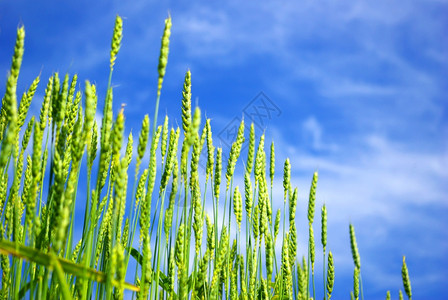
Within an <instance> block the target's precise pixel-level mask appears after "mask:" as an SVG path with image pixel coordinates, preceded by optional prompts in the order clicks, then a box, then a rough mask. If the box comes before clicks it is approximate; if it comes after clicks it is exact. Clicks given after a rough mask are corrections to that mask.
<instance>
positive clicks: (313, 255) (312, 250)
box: [309, 225, 316, 273]
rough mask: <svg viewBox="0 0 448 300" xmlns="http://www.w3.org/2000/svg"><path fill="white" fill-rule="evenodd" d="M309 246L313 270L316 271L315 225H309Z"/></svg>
mask: <svg viewBox="0 0 448 300" xmlns="http://www.w3.org/2000/svg"><path fill="white" fill-rule="evenodd" d="M309 234H310V235H309V247H310V260H311V271H312V272H313V273H314V262H315V258H316V251H315V244H314V230H313V226H312V225H310V227H309Z"/></svg>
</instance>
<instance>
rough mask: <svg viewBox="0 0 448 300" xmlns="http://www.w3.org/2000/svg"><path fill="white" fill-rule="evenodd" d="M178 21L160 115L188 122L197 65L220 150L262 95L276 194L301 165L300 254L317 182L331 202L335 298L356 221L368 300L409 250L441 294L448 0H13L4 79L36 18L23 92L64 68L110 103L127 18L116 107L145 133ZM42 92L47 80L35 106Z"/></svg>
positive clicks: (414, 271)
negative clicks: (21, 33) (18, 34)
mask: <svg viewBox="0 0 448 300" xmlns="http://www.w3.org/2000/svg"><path fill="white" fill-rule="evenodd" d="M168 11H169V12H170V14H171V16H172V19H173V28H172V36H171V49H170V56H169V62H168V67H167V75H166V77H165V82H164V87H163V91H162V98H161V104H160V114H162V115H163V114H164V113H165V112H166V113H167V114H168V115H169V116H170V118H171V120H172V121H173V122H177V123H178V124H180V123H181V119H180V99H181V98H180V97H181V89H182V83H183V77H184V74H185V71H186V70H187V69H188V68H189V69H191V72H192V92H193V100H194V102H195V103H198V105H199V106H200V107H201V109H202V111H203V112H205V113H206V115H207V117H210V118H211V119H212V128H213V129H214V132H215V137H214V138H215V141H217V143H219V136H218V134H219V133H220V132H221V131H223V130H225V128H227V126H228V124H230V123H231V122H232V121H233V120H234V119H235V118H237V119H239V118H241V117H242V116H243V115H244V111H245V108H247V106H249V107H250V105H251V103H252V104H253V103H254V102H251V101H252V100H254V99H255V101H257V99H258V98H256V96H257V95H259V93H260V92H263V93H264V95H265V96H266V97H267V98H268V99H269V101H270V102H269V103H271V104H274V105H275V106H276V107H277V109H278V110H276V111H275V114H274V113H273V114H272V115H271V116H270V117H269V118H268V119H265V121H266V122H265V123H264V124H263V125H262V126H261V127H260V128H261V129H259V131H258V132H263V130H264V131H265V132H266V136H267V138H266V140H267V142H268V143H270V142H271V141H272V140H274V141H275V145H276V158H277V176H276V180H275V181H276V183H277V185H278V189H276V190H275V191H274V193H275V194H277V195H281V193H282V191H281V174H282V165H283V161H284V160H285V159H286V158H287V157H289V158H290V160H291V163H292V182H293V184H294V185H296V186H298V188H299V204H298V205H299V209H298V217H299V218H300V220H303V224H302V223H300V222H301V221H300V222H299V227H298V232H299V242H301V243H302V244H304V243H305V239H306V235H307V232H306V230H305V229H304V228H306V227H305V226H306V221H304V220H305V210H306V201H307V194H308V191H309V185H310V181H311V176H312V173H313V172H314V171H315V170H318V171H319V178H320V179H319V184H318V194H317V197H318V199H317V201H318V202H317V205H318V207H320V206H321V205H322V203H324V202H325V203H326V205H327V207H328V210H329V214H328V220H329V230H328V231H329V232H328V233H329V248H330V249H331V250H332V251H333V254H334V256H335V263H336V266H335V268H336V270H335V272H336V282H335V299H346V298H348V293H349V291H350V289H351V285H352V279H351V276H352V270H353V263H352V259H351V253H350V245H349V236H348V224H349V222H352V223H353V224H354V225H355V228H356V233H357V239H358V246H359V249H360V253H361V261H362V273H363V283H364V291H365V296H366V299H383V298H384V297H385V292H386V291H387V290H391V292H392V295H393V298H398V289H399V288H402V285H401V273H400V268H401V258H402V255H406V257H407V258H406V261H407V264H408V267H409V271H410V275H411V280H412V287H413V294H414V296H415V299H429V298H431V299H442V298H443V295H444V294H446V291H445V288H444V285H445V282H446V278H448V271H447V268H446V266H447V265H448V255H447V254H448V233H447V232H448V231H447V230H446V228H447V227H448V218H447V217H446V216H447V214H448V201H447V198H448V185H447V181H448V116H447V104H448V101H447V98H446V97H447V96H446V95H447V92H448V79H447V78H448V38H447V36H446V30H447V28H448V19H447V18H446V16H447V13H448V1H446V0H424V1H417V0H415V1H394V0H392V1H385V0H378V1H347V0H341V1H328V0H323V1H322V0H312V1H311V0H304V1H262V2H260V1H257V2H255V1H248V2H239V1H226V2H225V3H220V4H217V3H214V2H212V1H198V2H191V1H188V2H187V1H177V2H175V1H141V0H136V1H122V2H119V1H96V2H93V1H92V2H90V1H76V2H75V1H72V2H67V1H54V2H52V1H39V2H38V1H29V2H26V1H5V0H2V1H0V45H1V46H0V70H2V71H1V72H3V75H2V81H1V82H3V83H5V82H6V74H7V70H8V68H9V65H10V58H11V55H12V51H13V45H14V39H15V31H16V28H17V26H18V25H20V24H24V25H25V29H26V42H25V56H24V60H23V66H22V72H21V77H20V80H19V88H18V92H19V93H22V92H23V91H24V90H25V88H26V87H27V86H28V85H29V84H30V83H31V81H32V80H33V79H34V78H35V77H36V76H37V75H38V74H39V73H41V74H42V78H43V81H46V80H47V79H48V77H49V76H50V75H51V74H52V72H54V71H59V72H60V73H62V74H63V73H66V72H70V73H71V74H73V73H77V74H78V76H79V78H80V79H81V80H82V81H83V80H85V79H89V80H91V81H93V82H95V83H97V85H98V90H99V93H100V95H104V93H105V92H104V91H105V84H106V83H107V76H108V59H109V48H110V38H111V34H112V28H113V24H114V18H115V15H116V14H119V15H120V16H122V17H123V18H124V31H123V35H124V37H123V45H122V48H121V50H120V53H119V55H118V58H117V63H116V67H115V72H114V78H113V85H114V86H115V89H114V99H115V100H114V101H115V105H116V109H118V107H119V106H120V105H121V103H126V104H127V106H126V114H127V123H126V126H127V130H128V131H129V130H130V129H131V128H134V132H137V130H139V128H140V123H141V120H142V119H143V116H144V115H145V114H149V115H150V116H152V114H153V107H154V101H155V89H156V82H157V81H156V80H157V60H158V51H159V47H160V37H161V33H162V31H163V20H164V19H165V18H166V16H167V14H168ZM82 81H81V82H82ZM4 85H5V84H2V85H1V87H0V91H1V92H3V91H4ZM44 88H45V83H41V85H40V87H39V89H38V91H37V96H36V97H37V98H36V99H38V100H34V103H33V104H32V108H33V109H34V110H35V111H38V108H39V105H40V102H41V99H42V98H41V97H42V95H43V93H44ZM99 108H100V110H101V108H102V106H101V105H100V106H99ZM160 114H159V115H160ZM246 121H247V119H246ZM221 142H222V141H221ZM280 199H281V196H280ZM280 202H281V201H280ZM279 205H280V204H278V206H279ZM316 230H317V229H316ZM304 247H305V246H304V245H303V246H302V248H301V249H302V250H303V249H305V248H304ZM303 253H305V252H303ZM318 257H319V256H318ZM317 270H320V267H318V269H317ZM318 274H320V272H318Z"/></svg>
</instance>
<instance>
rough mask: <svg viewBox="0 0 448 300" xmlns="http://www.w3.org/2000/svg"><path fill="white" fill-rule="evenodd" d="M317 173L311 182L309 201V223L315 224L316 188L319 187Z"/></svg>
mask: <svg viewBox="0 0 448 300" xmlns="http://www.w3.org/2000/svg"><path fill="white" fill-rule="evenodd" d="M317 178H318V175H317V172H314V174H313V179H312V180H311V188H310V197H309V200H308V222H309V223H310V224H313V222H314V207H315V205H316V187H317Z"/></svg>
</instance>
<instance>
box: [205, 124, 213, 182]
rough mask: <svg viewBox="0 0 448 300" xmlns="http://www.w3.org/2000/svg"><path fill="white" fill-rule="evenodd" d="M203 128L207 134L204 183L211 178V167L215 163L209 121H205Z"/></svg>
mask: <svg viewBox="0 0 448 300" xmlns="http://www.w3.org/2000/svg"><path fill="white" fill-rule="evenodd" d="M205 128H206V132H207V137H206V138H207V169H206V175H205V176H206V181H207V180H208V178H209V176H210V178H213V165H214V163H215V147H214V146H213V139H212V128H211V125H210V119H207V121H206V123H205Z"/></svg>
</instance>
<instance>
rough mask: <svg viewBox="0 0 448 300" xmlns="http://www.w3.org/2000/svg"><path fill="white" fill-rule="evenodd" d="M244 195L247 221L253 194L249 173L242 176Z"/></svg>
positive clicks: (249, 215)
mask: <svg viewBox="0 0 448 300" xmlns="http://www.w3.org/2000/svg"><path fill="white" fill-rule="evenodd" d="M244 195H245V197H246V214H247V219H248V220H250V217H251V212H252V204H253V192H252V182H251V180H250V173H248V172H246V173H245V174H244Z"/></svg>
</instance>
